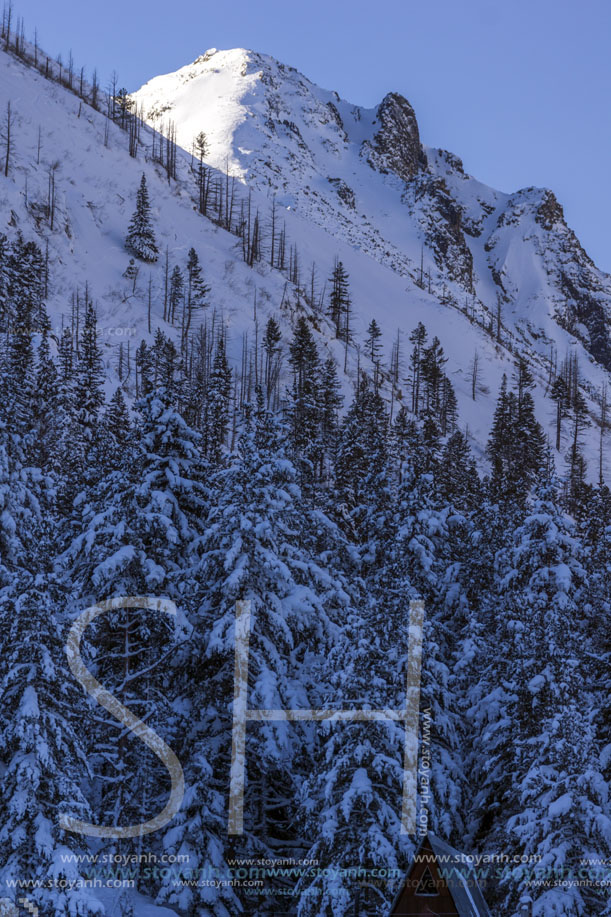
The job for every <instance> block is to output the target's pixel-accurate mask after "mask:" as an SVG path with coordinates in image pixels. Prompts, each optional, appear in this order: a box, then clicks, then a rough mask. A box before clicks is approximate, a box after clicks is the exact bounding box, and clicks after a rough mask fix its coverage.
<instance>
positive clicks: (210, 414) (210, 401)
mask: <svg viewBox="0 0 611 917" xmlns="http://www.w3.org/2000/svg"><path fill="white" fill-rule="evenodd" d="M230 397H231V369H230V368H229V364H228V362H227V354H226V351H225V338H224V336H223V335H221V336H220V337H219V339H218V341H217V343H216V351H215V354H214V360H213V363H212V371H211V373H210V381H209V384H208V390H207V416H206V423H205V425H204V430H203V437H204V450H205V454H206V456H207V458H208V459H209V460H210V462H211V464H212V465H215V466H216V465H219V464H220V462H221V459H222V455H223V448H224V446H225V443H226V437H227V430H228V426H229V411H230Z"/></svg>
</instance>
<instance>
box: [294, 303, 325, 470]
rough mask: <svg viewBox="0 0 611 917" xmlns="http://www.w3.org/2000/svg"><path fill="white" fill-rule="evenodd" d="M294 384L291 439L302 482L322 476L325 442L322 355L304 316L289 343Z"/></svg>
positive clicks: (298, 322) (299, 320)
mask: <svg viewBox="0 0 611 917" xmlns="http://www.w3.org/2000/svg"><path fill="white" fill-rule="evenodd" d="M289 353H290V356H289V363H290V364H291V369H292V371H293V385H292V388H291V389H290V391H289V393H288V394H289V405H288V411H287V414H288V420H289V438H290V444H291V453H292V457H293V461H294V462H295V464H296V465H297V467H298V468H299V471H300V474H301V480H302V484H312V483H314V482H315V481H317V480H319V479H320V476H321V472H322V460H323V451H322V443H321V404H320V396H321V382H320V358H319V355H318V350H317V347H316V343H315V341H314V338H313V336H312V332H311V331H310V326H309V325H308V322H307V319H306V318H305V317H303V316H301V317H300V318H299V319H298V321H297V325H296V327H295V333H294V335H293V340H292V341H291V343H290V345H289Z"/></svg>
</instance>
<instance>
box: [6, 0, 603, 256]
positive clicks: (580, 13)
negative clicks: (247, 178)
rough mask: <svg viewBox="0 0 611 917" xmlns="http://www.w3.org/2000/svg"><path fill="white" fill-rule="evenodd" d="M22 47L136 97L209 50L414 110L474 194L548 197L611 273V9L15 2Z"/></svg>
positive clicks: (466, 3) (424, 2)
mask: <svg viewBox="0 0 611 917" xmlns="http://www.w3.org/2000/svg"><path fill="white" fill-rule="evenodd" d="M15 11H16V13H17V14H18V15H22V16H23V17H24V19H25V25H26V32H27V34H28V35H30V34H32V33H33V29H34V26H37V28H38V34H39V40H40V42H41V44H42V45H43V46H44V47H45V49H46V50H47V51H49V52H50V53H52V54H54V55H55V54H57V53H60V52H61V53H62V54H63V55H64V56H66V55H67V53H68V51H69V50H70V49H72V52H73V54H74V57H75V61H77V62H78V64H79V65H80V64H85V66H86V67H87V68H88V69H91V68H93V66H96V67H97V68H98V72H99V73H100V76H101V78H102V81H103V82H104V83H105V82H106V80H107V78H108V76H109V75H110V73H111V72H112V70H113V69H114V70H116V71H117V73H118V74H119V79H120V83H121V84H124V85H125V86H126V87H127V88H128V89H136V88H137V87H138V86H140V85H141V84H142V83H143V82H146V80H147V79H150V78H151V77H153V76H155V75H157V74H159V73H166V72H168V71H171V70H176V69H177V68H178V67H180V66H182V65H184V64H186V63H188V62H190V61H191V60H193V59H194V58H195V57H197V56H198V55H199V54H201V53H203V52H204V51H205V50H206V49H207V48H210V47H216V48H229V47H247V48H254V49H255V50H258V51H264V52H267V53H269V54H272V55H274V56H275V57H277V58H279V59H280V60H282V61H284V62H285V63H288V64H291V65H292V66H294V67H297V68H298V69H299V70H301V71H302V72H304V73H305V74H306V75H307V76H308V77H310V79H312V80H314V81H315V82H317V83H318V84H319V85H321V86H323V87H325V88H326V89H335V90H337V91H338V92H339V94H340V95H341V96H343V97H344V98H347V99H349V100H350V101H352V102H356V103H359V104H361V105H366V106H373V105H375V104H377V102H379V101H380V99H381V98H382V97H383V96H384V94H385V93H386V92H389V91H391V90H394V91H398V92H401V93H402V94H403V95H405V96H406V97H407V98H408V99H409V100H410V102H411V103H412V104H413V106H414V108H415V110H416V115H417V117H418V122H419V124H420V131H421V136H422V139H423V141H424V142H425V143H427V144H430V145H432V146H440V147H444V148H445V149H449V150H451V151H452V152H454V153H456V154H457V155H459V156H461V157H462V159H463V160H464V163H465V168H466V169H467V171H469V172H470V173H471V174H473V175H475V176H476V177H477V178H479V179H480V180H482V181H484V182H487V183H488V184H491V185H493V186H494V187H497V188H500V189H501V190H504V191H512V190H515V189H517V188H519V187H525V186H528V185H546V186H548V187H551V188H552V189H553V190H554V191H555V192H556V194H557V196H558V198H559V200H560V201H561V203H562V204H563V205H564V208H565V213H566V216H567V219H568V222H569V225H571V226H572V227H573V228H574V229H575V230H576V232H577V234H578V236H579V237H580V239H581V241H582V243H583V244H584V246H585V248H586V250H587V251H588V253H589V254H590V255H591V256H592V257H593V258H594V260H595V261H596V262H597V263H598V264H599V265H600V266H601V267H603V268H605V269H606V270H609V271H611V228H610V219H609V211H610V210H611V169H610V168H609V158H610V156H609V154H610V151H611V105H610V89H611V54H610V52H609V43H610V40H611V4H610V3H608V2H607V0H530V2H527V0H508V2H506V3H504V4H502V3H499V2H496V0H488V2H485V0H453V2H451V0H370V2H363V0H350V2H348V0H310V2H307V0H304V2H296V0H230V2H229V3H220V2H215V3H211V2H209V0H179V2H177V3H169V4H168V3H167V2H162V0H147V2H144V0H127V2H126V0H123V2H119V0H106V2H105V3H103V4H90V3H87V4H84V3H76V2H75V0H52V2H49V0H15Z"/></svg>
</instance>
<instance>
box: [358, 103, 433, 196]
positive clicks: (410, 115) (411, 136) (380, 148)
mask: <svg viewBox="0 0 611 917" xmlns="http://www.w3.org/2000/svg"><path fill="white" fill-rule="evenodd" d="M377 121H378V122H379V124H380V130H379V131H378V132H377V133H376V135H375V136H374V138H373V142H371V143H370V142H369V141H365V143H364V144H363V154H364V155H365V157H366V159H367V161H368V162H369V165H370V166H372V168H374V169H377V170H378V171H379V172H393V173H394V174H395V175H398V176H399V178H402V179H403V180H404V181H406V182H407V181H410V179H412V178H414V176H415V175H416V174H417V172H418V171H419V170H420V169H421V168H423V167H424V166H426V157H425V155H424V151H423V149H422V144H421V143H420V133H419V131H418V122H417V121H416V115H415V113H414V109H413V108H412V106H411V105H410V104H409V102H408V101H407V99H404V98H403V96H401V95H399V94H398V93H396V92H390V93H389V94H388V95H387V96H385V97H384V98H383V99H382V102H381V103H380V105H379V107H378V112H377Z"/></svg>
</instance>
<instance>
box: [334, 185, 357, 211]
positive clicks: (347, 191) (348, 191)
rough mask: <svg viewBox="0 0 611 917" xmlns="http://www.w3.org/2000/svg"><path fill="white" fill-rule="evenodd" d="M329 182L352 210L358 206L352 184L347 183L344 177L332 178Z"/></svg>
mask: <svg viewBox="0 0 611 917" xmlns="http://www.w3.org/2000/svg"><path fill="white" fill-rule="evenodd" d="M329 182H330V183H331V184H332V185H333V187H334V188H335V190H336V191H337V196H338V197H339V199H340V200H342V201H343V202H344V204H346V206H347V207H350V209H351V210H354V209H355V208H356V197H355V194H354V191H353V190H352V188H351V187H350V185H347V184H346V182H345V181H344V180H343V178H330V179H329Z"/></svg>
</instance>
